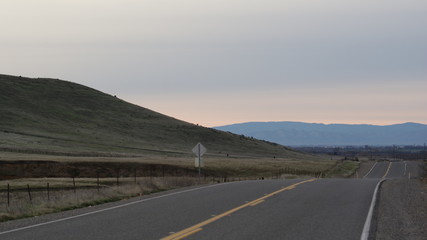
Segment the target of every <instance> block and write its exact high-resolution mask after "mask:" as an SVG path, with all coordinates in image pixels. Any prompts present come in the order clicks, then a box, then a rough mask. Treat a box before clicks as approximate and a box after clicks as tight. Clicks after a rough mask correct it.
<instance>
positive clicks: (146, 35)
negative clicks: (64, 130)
mask: <svg viewBox="0 0 427 240" xmlns="http://www.w3.org/2000/svg"><path fill="white" fill-rule="evenodd" d="M426 26H427V1H426V0H346V1H342V0H323V1H316V0H311V1H308V0H288V1H287V0H212V1H207V0H206V1H205V0H115V1H109V0H73V1H65V0H37V1H34V0H1V1H0V73H2V74H10V75H22V76H27V77H51V78H60V79H65V80H69V81H72V82H76V83H80V84H84V85H87V86H90V87H93V88H96V89H98V90H101V91H103V92H106V93H109V94H112V95H117V96H118V97H120V98H122V99H124V100H126V101H129V102H132V103H135V104H137V105H140V106H143V107H146V108H150V109H152V110H154V111H157V112H160V113H163V114H166V115H169V116H173V117H175V118H178V119H181V120H184V121H187V122H192V123H198V124H201V125H204V126H209V127H211V126H219V125H225V124H232V123H239V122H248V121H305V122H317V123H369V124H380V125H385V124H392V123H402V122H419V123H427V94H426V92H427V30H426Z"/></svg>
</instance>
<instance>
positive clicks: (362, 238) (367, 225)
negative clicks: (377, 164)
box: [360, 179, 385, 240]
mask: <svg viewBox="0 0 427 240" xmlns="http://www.w3.org/2000/svg"><path fill="white" fill-rule="evenodd" d="M384 181H385V179H382V180H380V181H379V182H378V183H377V186H376V187H375V191H374V195H373V196H372V201H371V206H370V207H369V212H368V216H366V221H365V225H364V226H363V231H362V236H360V240H368V238H369V231H370V229H371V222H372V216H373V214H374V208H375V203H376V202H377V195H378V189H379V188H380V185H381V183H382V182H384Z"/></svg>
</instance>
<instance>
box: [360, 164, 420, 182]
mask: <svg viewBox="0 0 427 240" xmlns="http://www.w3.org/2000/svg"><path fill="white" fill-rule="evenodd" d="M419 165H420V163H419V162H414V161H394V162H388V161H384V162H377V163H375V165H374V166H373V167H372V169H371V170H370V171H369V172H368V173H367V174H366V175H365V176H364V178H386V179H397V178H415V177H419V175H420V170H421V168H420V167H419Z"/></svg>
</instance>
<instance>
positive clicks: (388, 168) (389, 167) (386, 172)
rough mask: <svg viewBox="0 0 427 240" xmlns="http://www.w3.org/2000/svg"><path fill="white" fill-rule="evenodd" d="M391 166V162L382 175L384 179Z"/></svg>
mask: <svg viewBox="0 0 427 240" xmlns="http://www.w3.org/2000/svg"><path fill="white" fill-rule="evenodd" d="M391 164H392V162H390V163H389V164H388V168H387V171H386V172H385V174H384V176H383V178H385V177H386V176H387V174H388V172H389V171H390V167H391Z"/></svg>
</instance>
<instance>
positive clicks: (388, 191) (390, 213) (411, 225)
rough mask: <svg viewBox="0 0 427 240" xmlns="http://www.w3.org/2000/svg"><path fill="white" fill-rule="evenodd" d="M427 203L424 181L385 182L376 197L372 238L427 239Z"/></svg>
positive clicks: (426, 187) (426, 190)
mask: <svg viewBox="0 0 427 240" xmlns="http://www.w3.org/2000/svg"><path fill="white" fill-rule="evenodd" d="M426 202H427V183H426V182H424V183H423V182H421V181H420V180H419V179H411V180H409V179H395V180H387V181H385V182H384V183H383V184H382V186H381V191H380V195H379V203H378V207H377V216H376V234H375V239H377V240H386V239H387V240H399V239H413V240H423V239H427V221H426V219H427V204H426Z"/></svg>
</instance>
